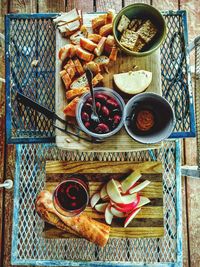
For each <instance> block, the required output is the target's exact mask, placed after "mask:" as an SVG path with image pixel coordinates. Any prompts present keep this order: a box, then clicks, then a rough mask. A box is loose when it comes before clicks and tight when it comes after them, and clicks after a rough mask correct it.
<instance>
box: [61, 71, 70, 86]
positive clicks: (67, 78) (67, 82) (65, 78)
mask: <svg viewBox="0 0 200 267" xmlns="http://www.w3.org/2000/svg"><path fill="white" fill-rule="evenodd" d="M60 76H61V78H62V80H63V82H64V84H65V88H66V90H68V89H69V86H70V84H71V82H72V80H71V78H70V76H69V74H68V73H67V72H66V70H63V71H61V72H60Z"/></svg>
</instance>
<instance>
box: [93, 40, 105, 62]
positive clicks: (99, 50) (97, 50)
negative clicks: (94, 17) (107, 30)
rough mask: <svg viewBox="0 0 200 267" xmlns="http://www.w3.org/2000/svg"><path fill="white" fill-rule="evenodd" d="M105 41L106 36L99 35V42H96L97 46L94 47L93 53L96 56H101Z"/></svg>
mask: <svg viewBox="0 0 200 267" xmlns="http://www.w3.org/2000/svg"><path fill="white" fill-rule="evenodd" d="M105 41H106V37H101V40H100V42H99V43H98V45H97V47H96V48H95V49H94V53H95V55H97V56H98V57H99V56H101V54H102V53H103V50H104V45H105Z"/></svg>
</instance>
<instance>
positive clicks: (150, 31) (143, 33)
mask: <svg viewBox="0 0 200 267" xmlns="http://www.w3.org/2000/svg"><path fill="white" fill-rule="evenodd" d="M157 31H158V30H157V28H156V27H155V25H154V24H153V23H152V22H151V20H149V19H148V20H147V21H145V23H144V24H143V25H142V27H141V28H140V29H139V30H138V34H139V35H140V37H141V38H142V39H143V40H144V41H145V42H146V43H149V42H150V41H151V40H152V39H153V37H154V36H155V35H156V33H157Z"/></svg>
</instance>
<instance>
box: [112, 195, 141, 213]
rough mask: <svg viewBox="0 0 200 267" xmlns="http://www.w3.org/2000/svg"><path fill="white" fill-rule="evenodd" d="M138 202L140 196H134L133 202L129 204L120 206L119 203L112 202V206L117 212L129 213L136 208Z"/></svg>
mask: <svg viewBox="0 0 200 267" xmlns="http://www.w3.org/2000/svg"><path fill="white" fill-rule="evenodd" d="M139 202H140V195H139V194H136V198H135V199H134V201H133V202H131V203H129V204H121V203H115V202H112V206H114V207H115V208H116V209H117V210H118V211H121V212H130V211H132V210H133V209H135V208H137V207H138V204H139Z"/></svg>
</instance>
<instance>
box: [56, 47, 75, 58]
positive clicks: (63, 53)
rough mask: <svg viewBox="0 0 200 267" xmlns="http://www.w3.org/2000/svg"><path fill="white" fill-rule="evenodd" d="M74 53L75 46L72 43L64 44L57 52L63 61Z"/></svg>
mask: <svg viewBox="0 0 200 267" xmlns="http://www.w3.org/2000/svg"><path fill="white" fill-rule="evenodd" d="M75 53H76V48H75V46H74V45H72V44H66V45H65V46H63V47H61V48H60V50H59V52H58V58H59V59H60V60H61V61H63V60H65V59H66V58H68V57H69V58H72V57H73V56H74V55H75Z"/></svg>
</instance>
